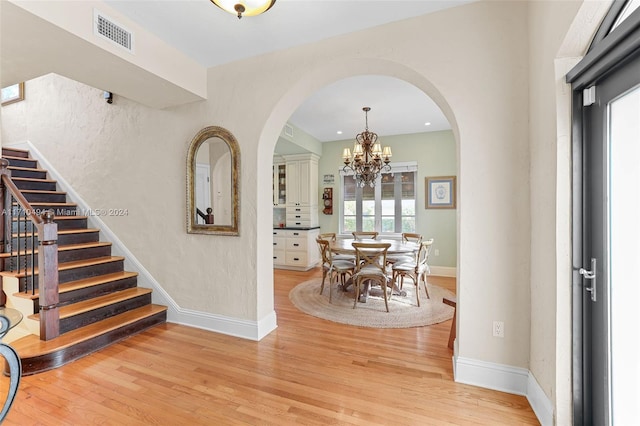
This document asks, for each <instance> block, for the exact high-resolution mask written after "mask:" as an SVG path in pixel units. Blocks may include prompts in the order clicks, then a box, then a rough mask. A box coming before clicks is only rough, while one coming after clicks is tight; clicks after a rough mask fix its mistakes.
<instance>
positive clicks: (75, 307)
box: [29, 287, 152, 320]
mask: <svg viewBox="0 0 640 426" xmlns="http://www.w3.org/2000/svg"><path fill="white" fill-rule="evenodd" d="M151 292H152V290H151V289H150V288H144V287H132V288H128V289H126V290H120V291H115V292H113V293H109V294H105V295H102V296H98V297H93V298H91V299H87V300H83V301H81V302H76V303H72V304H69V305H65V306H61V307H60V308H58V313H59V314H60V319H61V320H62V319H65V318H70V317H73V316H76V315H80V314H84V313H85V312H90V311H93V310H96V309H99V308H103V307H105V306H109V305H113V304H115V303H118V302H122V301H125V300H129V299H133V298H135V297H138V296H145V295H147V294H150V293H151ZM29 318H31V319H35V320H39V319H40V314H33V315H29Z"/></svg>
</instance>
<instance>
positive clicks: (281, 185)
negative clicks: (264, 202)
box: [273, 157, 287, 208]
mask: <svg viewBox="0 0 640 426" xmlns="http://www.w3.org/2000/svg"><path fill="white" fill-rule="evenodd" d="M286 203H287V166H286V164H285V162H284V159H279V158H277V157H274V158H273V207H281V208H284V207H286Z"/></svg>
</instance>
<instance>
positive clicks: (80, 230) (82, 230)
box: [11, 216, 100, 238]
mask: <svg viewBox="0 0 640 426" xmlns="http://www.w3.org/2000/svg"><path fill="white" fill-rule="evenodd" d="M71 217H77V216H71ZM92 232H100V230H99V229H98V228H73V229H61V230H59V231H58V235H71V234H85V233H86V234H90V233H92ZM32 234H33V233H32V232H27V233H26V236H27V237H30V236H31V235H32ZM36 234H37V232H36ZM11 236H12V237H13V238H17V237H18V233H17V232H14V233H13V234H11ZM24 236H25V234H24V233H23V232H21V233H20V238H22V237H24Z"/></svg>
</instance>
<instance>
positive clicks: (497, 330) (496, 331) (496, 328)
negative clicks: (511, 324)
mask: <svg viewBox="0 0 640 426" xmlns="http://www.w3.org/2000/svg"><path fill="white" fill-rule="evenodd" d="M493 337H504V321H494V322H493Z"/></svg>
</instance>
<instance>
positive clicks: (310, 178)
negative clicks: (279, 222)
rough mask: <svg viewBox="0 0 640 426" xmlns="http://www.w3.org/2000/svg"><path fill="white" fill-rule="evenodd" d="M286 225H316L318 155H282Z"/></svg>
mask: <svg viewBox="0 0 640 426" xmlns="http://www.w3.org/2000/svg"><path fill="white" fill-rule="evenodd" d="M283 157H284V159H285V161H286V185H287V190H286V191H287V198H286V206H287V227H315V226H318V220H319V218H318V158H319V157H318V156H317V155H315V154H297V155H284V156H283Z"/></svg>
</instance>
